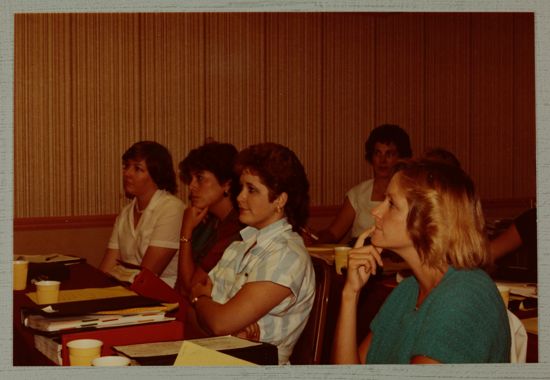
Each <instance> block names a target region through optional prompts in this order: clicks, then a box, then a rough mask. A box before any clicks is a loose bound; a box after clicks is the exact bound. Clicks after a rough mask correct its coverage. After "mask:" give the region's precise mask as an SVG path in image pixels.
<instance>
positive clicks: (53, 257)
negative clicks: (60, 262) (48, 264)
mask: <svg viewBox="0 0 550 380" xmlns="http://www.w3.org/2000/svg"><path fill="white" fill-rule="evenodd" d="M58 256H59V255H53V256H50V257H46V261H50V260H53V259H55V258H56V257H58Z"/></svg>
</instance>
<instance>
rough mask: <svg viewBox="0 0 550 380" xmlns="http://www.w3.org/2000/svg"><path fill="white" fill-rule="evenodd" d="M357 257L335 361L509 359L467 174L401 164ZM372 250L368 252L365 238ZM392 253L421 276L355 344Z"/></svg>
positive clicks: (428, 164)
mask: <svg viewBox="0 0 550 380" xmlns="http://www.w3.org/2000/svg"><path fill="white" fill-rule="evenodd" d="M372 214H373V216H374V218H375V225H374V226H373V227H372V228H369V229H367V230H365V231H364V233H363V234H361V235H360V237H359V238H358V240H357V243H356V245H355V248H354V249H352V250H351V251H350V253H349V258H348V272H347V278H346V283H345V285H344V288H343V290H342V302H341V306H340V315H339V318H338V322H337V326H336V334H335V339H334V346H333V361H334V362H335V363H339V364H351V363H368V364H374V363H381V364H384V363H385V364H399V363H403V364H404V363H420V364H422V363H423V364H427V363H483V362H509V359H510V340H511V337H510V327H509V322H508V315H507V312H506V307H505V306H504V302H503V300H502V297H501V296H500V293H499V291H498V290H497V288H496V285H495V283H494V282H493V281H492V280H491V278H490V277H489V276H488V275H487V274H486V273H485V272H484V271H483V270H482V269H481V268H482V267H483V266H484V265H486V263H487V262H488V261H489V260H490V256H489V252H488V244H487V241H486V238H485V233H484V228H485V222H484V219H483V213H482V210H481V205H480V201H479V199H478V197H477V195H476V192H475V190H474V184H473V182H472V180H471V179H470V178H469V177H468V175H467V174H466V173H465V172H464V171H462V170H461V169H460V168H459V167H457V166H453V165H448V164H446V163H444V162H439V161H436V160H419V161H408V162H404V163H402V164H399V165H398V166H397V172H396V173H395V174H394V175H393V177H392V179H391V181H390V183H389V185H388V189H387V192H386V197H385V199H384V201H383V202H382V203H381V204H380V205H379V206H378V207H376V208H375V209H374V210H373V211H372ZM369 235H370V237H371V244H372V245H367V246H364V247H363V243H364V241H365V239H366V237H367V236H369ZM384 248H386V249H390V250H392V251H393V252H395V253H396V254H398V255H399V256H400V257H401V258H403V260H405V261H406V262H407V264H408V265H409V266H410V268H411V270H412V273H413V275H412V276H410V277H408V278H406V279H405V280H403V281H402V282H401V283H400V284H399V285H398V286H397V287H396V288H395V289H394V290H393V291H392V293H391V294H390V295H389V297H388V298H387V300H386V301H385V303H384V304H383V305H382V307H381V309H380V310H379V312H378V314H377V315H376V317H375V318H374V319H373V321H372V323H371V325H370V328H371V331H370V332H369V334H368V335H367V337H366V338H365V339H364V340H363V341H362V342H361V344H360V345H359V346H357V344H356V323H357V321H356V314H355V313H356V309H357V299H358V296H359V293H360V290H361V288H362V287H363V286H364V285H365V284H366V282H367V281H368V279H369V277H370V276H371V275H372V274H374V273H375V272H376V268H377V267H378V266H379V265H382V264H383V263H382V258H381V257H380V253H381V252H382V249H384Z"/></svg>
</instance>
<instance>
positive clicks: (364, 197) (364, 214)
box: [346, 179, 381, 237]
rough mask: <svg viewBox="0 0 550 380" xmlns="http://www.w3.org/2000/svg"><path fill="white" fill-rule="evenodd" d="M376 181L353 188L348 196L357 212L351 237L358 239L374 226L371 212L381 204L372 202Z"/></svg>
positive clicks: (365, 182)
mask: <svg viewBox="0 0 550 380" xmlns="http://www.w3.org/2000/svg"><path fill="white" fill-rule="evenodd" d="M373 186H374V180H372V179H369V180H367V181H364V182H361V183H360V184H358V185H356V186H354V187H352V188H351V189H350V190H349V191H348V192H347V193H346V196H347V197H348V200H349V202H350V204H351V207H353V209H354V210H355V219H354V220H353V225H352V227H351V236H352V237H358V236H359V235H361V233H362V232H363V231H365V230H366V229H367V228H368V227H370V226H372V225H373V224H374V218H373V216H372V215H371V210H372V209H373V208H375V207H376V206H378V205H379V204H380V203H381V202H378V201H371V197H372V188H373Z"/></svg>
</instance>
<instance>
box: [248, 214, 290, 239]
mask: <svg viewBox="0 0 550 380" xmlns="http://www.w3.org/2000/svg"><path fill="white" fill-rule="evenodd" d="M290 229H292V226H291V225H290V223H288V221H287V219H286V218H282V219H279V220H278V221H276V222H274V223H271V224H270V225H269V226H266V227H264V228H262V229H260V230H258V229H257V228H254V227H250V226H248V227H245V228H243V229H242V230H241V237H242V238H243V241H245V242H254V241H255V242H257V243H258V245H262V243H264V242H266V241H269V240H272V239H273V237H274V236H276V235H278V234H281V233H283V232H285V231H288V230H290Z"/></svg>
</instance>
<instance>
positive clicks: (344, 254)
mask: <svg viewBox="0 0 550 380" xmlns="http://www.w3.org/2000/svg"><path fill="white" fill-rule="evenodd" d="M350 249H351V248H350V247H334V268H335V269H336V273H338V274H342V269H343V268H347V267H348V253H349V250H350Z"/></svg>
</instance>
